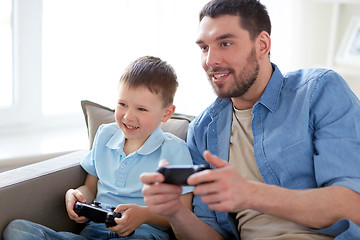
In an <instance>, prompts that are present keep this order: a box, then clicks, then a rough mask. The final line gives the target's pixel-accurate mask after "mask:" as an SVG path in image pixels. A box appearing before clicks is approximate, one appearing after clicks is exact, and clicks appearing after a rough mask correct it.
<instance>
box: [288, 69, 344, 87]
mask: <svg viewBox="0 0 360 240" xmlns="http://www.w3.org/2000/svg"><path fill="white" fill-rule="evenodd" d="M284 78H285V81H284V89H288V90H293V91H296V90H298V89H301V88H304V87H306V88H308V87H315V86H317V85H318V84H319V83H320V81H329V80H332V79H340V78H341V77H340V75H338V74H337V73H336V72H334V71H333V70H330V69H324V68H307V69H300V70H297V71H292V72H288V73H285V74H284Z"/></svg>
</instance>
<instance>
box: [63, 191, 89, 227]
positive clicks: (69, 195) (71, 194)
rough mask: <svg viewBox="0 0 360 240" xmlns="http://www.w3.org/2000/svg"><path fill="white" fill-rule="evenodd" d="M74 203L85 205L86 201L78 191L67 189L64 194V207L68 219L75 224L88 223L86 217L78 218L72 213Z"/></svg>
mask: <svg viewBox="0 0 360 240" xmlns="http://www.w3.org/2000/svg"><path fill="white" fill-rule="evenodd" d="M76 201H80V202H83V203H85V202H86V199H85V197H84V195H83V194H82V193H81V192H80V191H79V190H77V189H69V190H68V191H67V192H66V194H65V205H66V211H67V213H68V215H69V218H70V219H71V220H74V221H75V222H77V223H85V222H87V221H89V220H88V219H87V218H86V217H83V216H81V217H80V216H79V215H77V214H76V213H75V212H74V205H75V202H76Z"/></svg>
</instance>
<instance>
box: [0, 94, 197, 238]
mask: <svg viewBox="0 0 360 240" xmlns="http://www.w3.org/2000/svg"><path fill="white" fill-rule="evenodd" d="M81 105H82V108H83V112H84V115H85V120H86V124H87V127H88V133H89V141H90V146H91V144H92V141H93V139H94V135H95V133H96V130H97V128H98V126H99V125H100V124H102V123H110V122H114V114H113V113H114V110H112V109H110V108H107V107H104V106H101V105H99V104H96V103H93V102H90V101H82V103H81ZM192 119H193V116H189V115H183V114H174V115H173V117H172V118H171V119H169V121H168V122H166V123H165V124H162V125H161V127H162V129H163V130H164V131H166V132H171V133H173V134H175V135H177V136H179V137H180V138H182V139H184V140H185V139H186V134H187V128H188V125H189V123H190V121H191V120H192ZM88 152H89V150H81V151H76V152H73V153H70V154H66V155H63V156H60V157H56V158H52V159H49V160H46V161H42V162H39V163H34V164H31V165H27V166H24V167H20V168H17V169H13V170H9V171H6V172H2V173H0V235H2V232H3V230H4V229H5V227H6V226H7V224H8V223H9V222H10V221H12V220H14V219H19V218H21V219H27V220H30V221H34V222H37V223H40V224H43V225H45V226H48V227H50V228H52V229H55V230H57V231H72V232H78V231H79V229H81V227H82V226H81V225H79V224H77V223H75V222H73V221H71V220H70V219H69V218H68V216H67V213H66V209H65V202H64V194H65V192H66V191H67V190H68V189H69V188H76V187H78V186H80V185H82V184H83V183H84V180H85V176H86V173H85V172H84V170H83V169H82V168H81V167H80V165H79V163H80V161H81V160H82V159H83V157H84V156H85V155H86V154H87V153H88Z"/></svg>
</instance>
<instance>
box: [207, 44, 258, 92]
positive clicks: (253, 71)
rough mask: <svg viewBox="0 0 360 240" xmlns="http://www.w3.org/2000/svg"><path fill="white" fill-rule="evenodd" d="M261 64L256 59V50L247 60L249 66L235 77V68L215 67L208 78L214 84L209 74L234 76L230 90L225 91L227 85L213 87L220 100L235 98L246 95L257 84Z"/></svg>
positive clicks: (210, 70) (253, 50)
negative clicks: (216, 73)
mask: <svg viewBox="0 0 360 240" xmlns="http://www.w3.org/2000/svg"><path fill="white" fill-rule="evenodd" d="M259 69H260V67H259V63H258V61H257V59H256V51H255V48H253V49H252V51H251V53H250V54H249V56H248V58H247V65H246V66H245V67H244V68H243V69H242V70H241V72H240V73H239V74H238V75H237V76H235V70H234V69H233V68H223V67H215V68H210V69H209V70H208V74H207V75H208V78H209V80H210V82H211V83H212V76H211V75H210V74H209V72H226V71H227V72H230V73H231V74H232V75H233V76H234V84H233V86H230V87H229V86H228V87H229V89H227V91H226V89H225V86H224V85H225V84H214V83H212V86H213V88H214V91H215V92H216V94H217V95H218V97H219V98H234V97H240V96H242V95H244V94H245V93H246V92H247V91H248V90H249V88H250V87H251V86H252V85H253V84H254V83H255V81H256V79H257V77H258V75H259Z"/></svg>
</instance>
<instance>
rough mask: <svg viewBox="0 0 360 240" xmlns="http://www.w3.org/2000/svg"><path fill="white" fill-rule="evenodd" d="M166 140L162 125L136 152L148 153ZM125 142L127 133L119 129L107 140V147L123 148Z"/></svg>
mask: <svg viewBox="0 0 360 240" xmlns="http://www.w3.org/2000/svg"><path fill="white" fill-rule="evenodd" d="M164 140H165V134H164V132H163V131H162V130H161V128H160V125H159V126H158V127H157V128H156V129H155V131H154V132H153V133H152V134H151V135H150V137H149V138H148V139H147V140H146V141H145V143H144V144H143V145H142V146H141V148H140V149H138V150H137V151H136V153H138V154H141V155H147V154H150V153H152V152H154V151H155V150H156V149H158V148H159V147H160V145H161V144H162V143H163V142H164ZM124 144H125V135H124V133H123V132H122V131H121V130H120V129H119V130H118V131H117V132H116V133H115V134H114V135H113V136H112V137H111V138H110V140H109V141H108V142H107V144H106V147H108V148H110V149H114V150H117V151H119V150H121V151H122V150H123V149H124Z"/></svg>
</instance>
